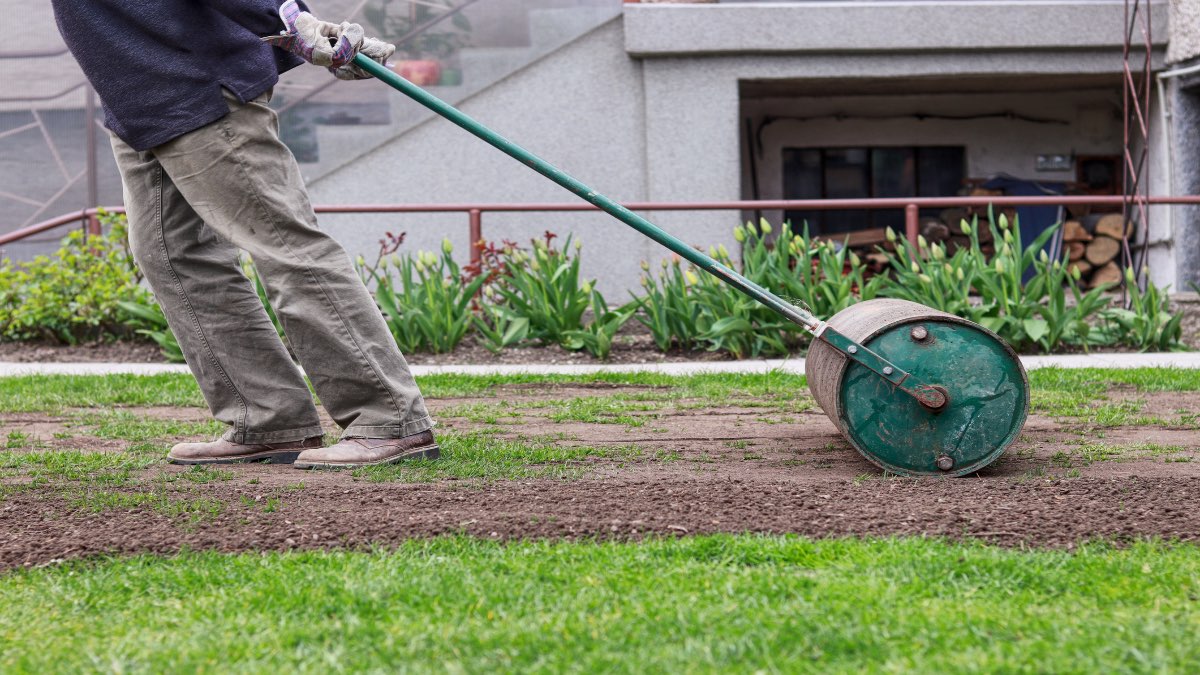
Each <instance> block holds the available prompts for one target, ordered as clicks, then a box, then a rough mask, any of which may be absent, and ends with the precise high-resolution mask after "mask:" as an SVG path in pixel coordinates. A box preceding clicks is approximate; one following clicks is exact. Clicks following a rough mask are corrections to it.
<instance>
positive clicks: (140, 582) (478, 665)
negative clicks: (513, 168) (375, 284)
mask: <svg viewBox="0 0 1200 675" xmlns="http://www.w3.org/2000/svg"><path fill="white" fill-rule="evenodd" d="M1198 596H1200V548H1197V547H1195V546H1190V545H1180V546H1165V545H1159V544H1153V543H1139V544H1135V545H1133V546H1132V547H1130V548H1128V549H1125V550H1115V549H1111V548H1107V547H1104V546H1089V547H1084V548H1082V549H1081V550H1079V551H1078V552H1076V553H1066V552H1061V551H1020V550H1009V549H1000V548H994V547H988V546H984V545H979V544H952V543H946V542H942V541H937V540H926V539H919V538H910V539H890V540H868V541H861V540H825V541H811V540H805V539H799V538H794V537H759V536H752V535H743V536H717V537H701V538H691V539H680V540H655V541H650V542H647V543H641V544H635V543H604V544H596V543H568V542H553V543H550V542H527V543H513V544H508V545H502V544H497V543H492V542H485V541H480V540H475V539H470V538H453V539H439V540H434V541H412V542H408V543H405V544H403V545H401V546H400V547H399V548H398V549H397V550H395V551H392V552H374V553H351V552H319V553H293V554H261V555H260V554H243V555H234V556H226V555H220V554H215V553H205V554H186V555H183V556H180V557H177V558H171V559H162V558H157V557H150V556H144V557H136V558H127V559H118V560H109V561H103V562H99V563H96V564H91V565H87V564H69V565H64V566H62V567H58V568H52V569H44V570H36V571H22V572H18V573H13V574H9V575H6V576H0V644H4V645H5V648H4V649H3V650H0V670H3V671H5V672H62V671H80V670H87V671H91V670H96V669H100V670H105V671H120V672H192V671H238V672H280V671H289V672H291V671H299V672H340V671H375V672H430V673H433V672H438V673H441V672H547V673H559V672H627V673H642V672H661V673H668V672H669V673H676V672H731V671H733V672H755V671H759V672H812V673H830V672H834V673H839V672H840V673H859V672H922V673H929V672H981V671H984V672H1079V673H1088V672H1172V671H1173V672H1188V671H1191V670H1192V669H1193V668H1194V666H1195V664H1196V663H1200V640H1197V639H1196V635H1197V634H1200V606H1198V604H1197V597H1198Z"/></svg>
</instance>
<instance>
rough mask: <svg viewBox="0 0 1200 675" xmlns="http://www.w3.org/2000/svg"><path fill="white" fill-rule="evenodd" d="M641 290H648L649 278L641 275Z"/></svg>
mask: <svg viewBox="0 0 1200 675" xmlns="http://www.w3.org/2000/svg"><path fill="white" fill-rule="evenodd" d="M642 288H650V277H648V276H646V275H644V274H643V275H642Z"/></svg>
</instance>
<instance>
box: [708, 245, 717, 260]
mask: <svg viewBox="0 0 1200 675" xmlns="http://www.w3.org/2000/svg"><path fill="white" fill-rule="evenodd" d="M708 257H710V258H715V257H717V247H716V246H709V247H708Z"/></svg>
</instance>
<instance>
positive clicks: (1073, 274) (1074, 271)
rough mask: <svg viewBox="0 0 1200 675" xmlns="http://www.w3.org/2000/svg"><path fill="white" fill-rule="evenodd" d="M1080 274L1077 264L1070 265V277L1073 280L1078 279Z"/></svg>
mask: <svg viewBox="0 0 1200 675" xmlns="http://www.w3.org/2000/svg"><path fill="white" fill-rule="evenodd" d="M1082 276H1083V274H1082V273H1080V271H1079V265H1071V278H1072V279H1074V280H1075V281H1079V278H1080V277H1082Z"/></svg>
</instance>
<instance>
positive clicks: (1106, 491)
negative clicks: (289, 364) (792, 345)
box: [0, 385, 1200, 568]
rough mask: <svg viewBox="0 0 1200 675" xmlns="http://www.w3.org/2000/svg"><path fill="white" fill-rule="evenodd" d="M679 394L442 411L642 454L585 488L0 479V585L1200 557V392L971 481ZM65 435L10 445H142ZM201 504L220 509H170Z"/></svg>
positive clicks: (778, 414)
mask: <svg viewBox="0 0 1200 675" xmlns="http://www.w3.org/2000/svg"><path fill="white" fill-rule="evenodd" d="M670 393H671V392H670V390H657V389H652V388H636V387H619V386H615V385H614V386H604V387H591V386H578V385H574V386H563V387H555V386H546V385H538V386H527V387H505V388H502V389H501V390H500V391H499V392H498V393H497V395H496V396H495V397H491V398H481V397H476V398H454V399H440V400H433V401H430V405H431V407H432V409H433V411H434V414H435V416H436V417H438V418H439V420H440V422H441V432H442V433H443V434H446V435H452V434H469V433H480V432H486V433H488V434H490V436H489V438H495V439H498V440H506V439H507V440H521V439H553V440H552V442H553V443H555V444H562V445H568V446H569V445H576V446H591V447H597V446H636V447H638V448H640V449H642V450H643V452H641V453H640V454H639V455H638V456H637V457H636V458H634V459H629V458H605V457H589V458H588V459H586V460H580V461H578V462H576V464H577V465H578V468H579V469H580V470H581V471H580V476H581V477H575V478H571V479H522V480H481V479H466V480H464V479H443V480H439V481H436V482H425V483H409V482H374V481H372V480H370V479H369V478H368V477H365V476H355V475H352V474H351V473H349V472H304V471H299V470H295V469H292V468H290V467H286V466H269V465H241V466H232V467H221V471H223V472H227V473H223V474H221V477H220V479H214V480H208V481H202V482H194V481H192V480H189V476H187V475H185V474H187V472H189V471H190V469H188V468H186V467H175V466H171V465H167V464H164V463H161V462H156V463H154V464H153V465H151V466H150V467H149V468H147V469H144V470H142V471H141V472H140V473H139V474H138V477H137V481H136V482H135V483H134V484H119V485H115V486H107V485H103V484H90V483H83V484H72V483H52V484H41V485H39V484H34V483H31V482H30V479H29V476H28V475H25V474H21V473H19V472H10V473H8V474H0V475H3V476H5V477H3V478H0V486H4V487H6V488H7V489H8V493H7V494H6V495H5V496H4V498H3V500H2V501H0V567H5V568H11V567H16V566H28V565H40V564H46V563H48V562H51V561H54V560H59V559H66V558H74V557H79V556H88V555H95V554H127V553H136V552H155V553H173V552H177V551H179V550H181V549H183V548H190V549H212V550H219V551H244V550H275V549H290V548H323V547H346V546H349V547H365V546H373V545H381V544H382V545H387V544H392V543H395V542H398V541H401V540H403V539H406V538H411V537H426V536H434V535H440V534H451V533H466V534H470V535H475V536H481V537H493V538H505V539H508V538H526V537H566V538H622V539H623V538H639V537H646V536H676V535H688V534H697V533H711V532H746V531H751V532H766V533H785V532H791V533H798V534H803V535H808V536H816V537H829V536H846V535H850V536H889V535H927V536H945V537H952V538H979V539H984V540H987V541H992V542H997V543H1001V544H1005V545H1014V546H1017V545H1035V546H1058V547H1072V546H1074V545H1076V544H1077V543H1079V542H1080V541H1083V540H1088V539H1095V538H1104V539H1111V540H1115V541H1117V542H1120V541H1124V540H1128V539H1131V538H1135V537H1163V538H1167V539H1180V540H1197V539H1200V509H1197V508H1196V505H1197V503H1200V457H1198V455H1200V431H1197V429H1196V425H1195V424H1194V423H1188V421H1187V418H1181V416H1180V415H1179V414H1177V411H1180V410H1191V411H1195V410H1200V392H1193V393H1137V392H1124V391H1114V392H1112V395H1111V396H1110V400H1109V401H1108V402H1107V403H1113V402H1119V401H1121V400H1135V399H1136V400H1137V401H1140V405H1142V406H1143V410H1144V412H1145V413H1146V414H1150V411H1154V412H1155V414H1160V415H1161V416H1162V417H1163V418H1164V419H1163V420H1161V421H1160V422H1157V423H1154V424H1147V425H1142V426H1114V427H1105V428H1098V427H1096V426H1095V425H1093V424H1092V423H1090V422H1089V421H1088V420H1087V419H1086V418H1075V417H1059V418H1052V417H1047V416H1043V415H1034V416H1032V417H1031V418H1030V420H1029V424H1028V425H1027V426H1026V428H1025V431H1024V433H1023V434H1022V436H1021V438H1020V440H1019V441H1018V443H1017V444H1016V445H1015V447H1013V448H1012V449H1010V451H1009V452H1008V453H1006V455H1005V456H1004V457H1003V458H1001V459H1000V460H999V461H998V462H997V463H995V464H994V465H993V466H991V467H989V468H988V469H987V470H985V471H983V472H981V473H979V474H976V475H974V476H971V477H967V478H960V479H936V478H928V479H906V478H897V477H888V476H884V475H882V474H881V473H880V472H879V470H877V469H876V468H875V467H874V466H872V465H871V464H870V463H868V462H867V461H866V460H865V459H863V458H862V457H860V456H859V455H858V454H857V453H856V452H855V451H854V450H853V449H852V448H851V447H850V446H849V445H848V444H847V443H846V441H845V440H844V439H843V438H842V437H841V436H840V435H839V434H838V433H837V432H836V430H835V428H834V426H833V424H832V423H830V422H829V420H828V419H827V418H826V417H825V416H824V415H823V414H821V413H820V411H819V410H818V409H816V408H815V407H811V405H810V402H809V401H808V400H807V399H803V398H802V399H798V400H793V401H786V402H780V401H774V400H766V399H753V398H741V397H739V398H738V399H737V400H728V401H698V400H690V399H677V398H670ZM1123 397H1127V398H1123ZM127 410H129V411H130V412H133V413H135V415H136V416H139V417H144V418H147V419H177V420H185V421H195V420H203V419H204V418H205V413H204V411H202V410H198V409H194V408H188V409H174V408H145V409H127ZM1168 418H1169V419H1168ZM70 420H71V411H66V412H64V413H63V415H62V416H58V417H51V416H46V415H30V414H20V415H16V414H4V413H0V439H2V438H3V434H9V433H10V432H12V431H20V432H21V433H23V434H26V435H27V436H29V437H30V438H31V439H34V442H38V441H40V442H42V443H43V445H42V447H56V446H55V445H54V444H53V442H54V441H55V434H56V433H59V434H60V435H62V434H65V433H67V432H70V433H72V434H73V437H72V439H71V442H70V443H71V447H87V448H90V449H92V450H94V451H95V452H97V453H107V452H123V450H122V447H123V446H124V445H127V444H126V443H124V442H123V441H111V440H101V439H94V438H92V439H90V438H89V437H88V436H87V433H86V430H81V429H79V428H75V427H72V428H68V425H69V424H70ZM1180 420H1182V421H1180ZM1177 421H1178V422H1179V423H1176V422H1177ZM330 428H332V427H330ZM161 440H162V441H163V442H174V441H176V440H182V439H161ZM30 447H32V446H30ZM23 451H25V449H24V448H22V447H18V448H15V449H13V450H12V452H13V453H20V452H23ZM97 491H103V492H106V493H109V494H115V495H131V496H132V495H138V494H143V495H144V494H147V493H149V494H153V495H155V496H156V499H157V500H158V501H157V502H154V503H150V502H146V503H135V502H129V503H125V502H120V501H119V500H118V501H117V502H114V505H112V506H109V507H106V508H100V509H97V508H95V507H94V506H86V505H81V502H80V499H79V497H80V495H86V494H88V493H94V492H97ZM189 503H196V504H207V505H208V507H206V508H201V509H196V510H186V509H184V510H182V511H181V510H172V509H171V508H162V506H163V504H168V505H170V504H189ZM213 505H215V507H214V506H213Z"/></svg>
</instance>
